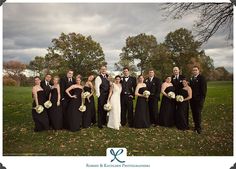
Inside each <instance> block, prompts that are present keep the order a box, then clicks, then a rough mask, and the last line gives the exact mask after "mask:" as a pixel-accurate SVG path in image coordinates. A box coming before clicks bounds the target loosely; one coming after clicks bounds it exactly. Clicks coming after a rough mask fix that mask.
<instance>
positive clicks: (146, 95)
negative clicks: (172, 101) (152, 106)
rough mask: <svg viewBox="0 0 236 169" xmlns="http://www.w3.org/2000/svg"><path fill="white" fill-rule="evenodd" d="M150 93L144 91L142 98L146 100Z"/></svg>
mask: <svg viewBox="0 0 236 169" xmlns="http://www.w3.org/2000/svg"><path fill="white" fill-rule="evenodd" d="M150 94H151V93H150V92H149V91H148V90H145V91H144V92H143V96H144V97H146V98H148V97H149V96H150Z"/></svg>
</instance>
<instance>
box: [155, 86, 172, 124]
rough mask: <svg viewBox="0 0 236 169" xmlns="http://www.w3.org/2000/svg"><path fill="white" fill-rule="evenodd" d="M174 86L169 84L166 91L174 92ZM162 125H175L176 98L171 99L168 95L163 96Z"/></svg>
mask: <svg viewBox="0 0 236 169" xmlns="http://www.w3.org/2000/svg"><path fill="white" fill-rule="evenodd" d="M174 91H175V89H174V87H173V86H169V87H167V88H166V89H165V92H166V93H167V94H168V93H169V92H174ZM159 119H160V126H165V127H173V126H174V125H175V99H170V98H168V97H166V96H164V95H163V96H162V100H161V108H160V117H159Z"/></svg>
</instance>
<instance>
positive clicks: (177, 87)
mask: <svg viewBox="0 0 236 169" xmlns="http://www.w3.org/2000/svg"><path fill="white" fill-rule="evenodd" d="M183 79H185V76H183V75H179V76H178V77H176V76H175V75H173V76H172V77H171V83H172V84H173V86H174V88H175V94H176V95H178V94H180V92H179V91H180V89H182V88H183V87H184V86H183V84H182V81H183ZM178 105H179V104H178V102H177V101H175V117H174V120H175V123H176V119H177V118H176V112H177V109H178ZM187 123H188V114H187Z"/></svg>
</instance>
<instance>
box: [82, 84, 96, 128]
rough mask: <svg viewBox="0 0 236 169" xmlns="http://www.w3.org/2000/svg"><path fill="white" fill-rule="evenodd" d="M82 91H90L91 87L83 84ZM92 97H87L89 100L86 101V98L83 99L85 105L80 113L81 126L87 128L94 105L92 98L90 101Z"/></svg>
mask: <svg viewBox="0 0 236 169" xmlns="http://www.w3.org/2000/svg"><path fill="white" fill-rule="evenodd" d="M84 92H89V93H91V88H90V87H88V86H84ZM92 99H93V96H91V97H90V98H89V100H90V101H88V99H85V106H86V111H85V112H83V115H82V126H83V128H88V127H89V126H90V125H91V120H92V117H91V115H92V109H93V106H94V100H93V102H92V101H91V100H92Z"/></svg>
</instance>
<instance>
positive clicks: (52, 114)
mask: <svg viewBox="0 0 236 169" xmlns="http://www.w3.org/2000/svg"><path fill="white" fill-rule="evenodd" d="M57 99H58V92H57V89H56V88H54V89H52V90H51V102H52V107H50V108H49V110H48V116H49V119H50V122H51V126H52V128H53V129H54V130H60V129H62V125H63V118H62V116H63V115H62V106H61V105H60V106H57Z"/></svg>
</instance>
